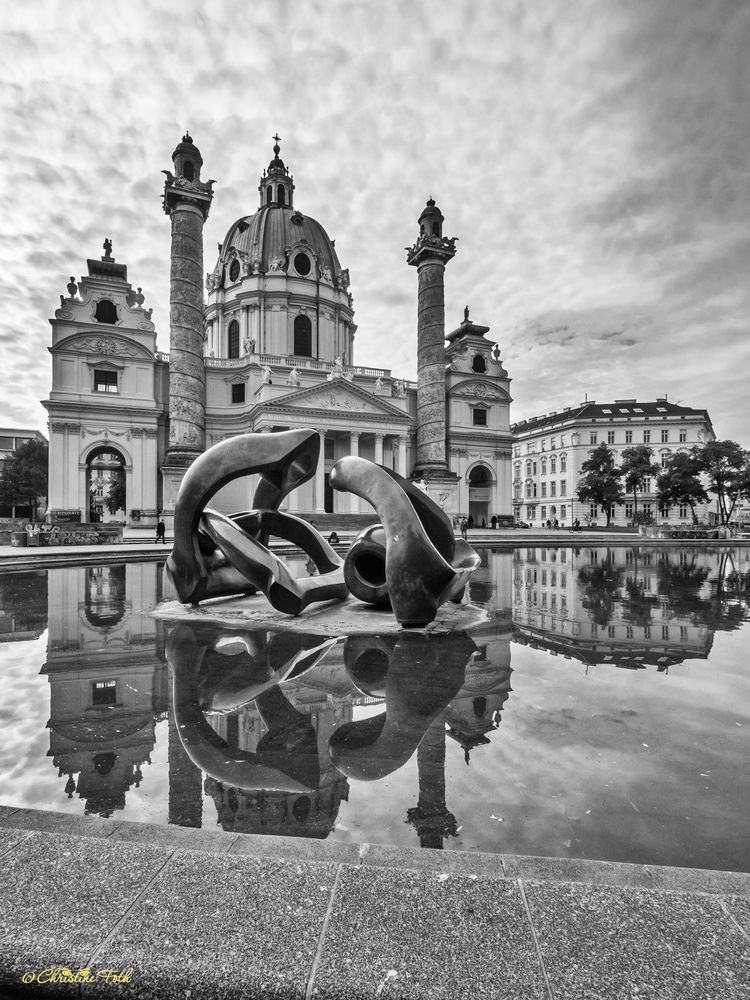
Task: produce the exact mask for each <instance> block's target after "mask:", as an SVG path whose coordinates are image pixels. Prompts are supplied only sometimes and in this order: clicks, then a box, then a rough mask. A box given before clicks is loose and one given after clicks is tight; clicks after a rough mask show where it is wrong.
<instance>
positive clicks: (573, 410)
mask: <svg viewBox="0 0 750 1000" xmlns="http://www.w3.org/2000/svg"><path fill="white" fill-rule="evenodd" d="M644 417H657V418H658V417H699V418H703V419H704V420H706V421H707V423H709V424H710V423H711V418H710V417H709V415H708V410H696V409H694V408H693V407H692V406H680V405H679V404H677V403H669V402H667V400H666V399H657V400H654V401H651V402H639V401H638V400H637V399H615V400H614V401H613V402H611V403H596V402H594V401H593V400H590V401H588V400H587V401H586V402H584V403H579V404H578V406H568V407H566V408H565V409H564V410H556V411H554V412H552V413H542V414H540V415H539V416H537V417H530V418H529V419H528V420H519V421H517V422H516V423H514V424H511V428H510V429H511V431H513V433H514V434H521V433H525V432H527V431H536V430H543V429H544V428H549V427H553V426H558V425H560V424H567V423H570V422H572V421H587V420H608V419H613V420H614V419H628V418H629V419H633V418H635V419H643V418H644Z"/></svg>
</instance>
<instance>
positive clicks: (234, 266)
mask: <svg viewBox="0 0 750 1000" xmlns="http://www.w3.org/2000/svg"><path fill="white" fill-rule="evenodd" d="M239 276H240V262H239V261H238V260H233V261H232V263H231V264H230V265H229V280H230V281H236V280H237V279H238V278H239Z"/></svg>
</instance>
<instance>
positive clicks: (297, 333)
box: [294, 316, 312, 358]
mask: <svg viewBox="0 0 750 1000" xmlns="http://www.w3.org/2000/svg"><path fill="white" fill-rule="evenodd" d="M294 353H295V354H298V355H301V356H302V357H303V358H311V357H312V323H311V322H310V318H309V317H308V316H295V318H294Z"/></svg>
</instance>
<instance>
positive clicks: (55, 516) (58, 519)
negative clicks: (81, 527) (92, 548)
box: [50, 510, 81, 524]
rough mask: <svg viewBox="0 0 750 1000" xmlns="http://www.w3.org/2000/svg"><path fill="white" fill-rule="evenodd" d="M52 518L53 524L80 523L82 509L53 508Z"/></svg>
mask: <svg viewBox="0 0 750 1000" xmlns="http://www.w3.org/2000/svg"><path fill="white" fill-rule="evenodd" d="M50 520H51V521H52V523H53V524H80V522H81V512H80V510H53V511H52V512H51V516H50Z"/></svg>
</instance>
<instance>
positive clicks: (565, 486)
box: [560, 479, 568, 517]
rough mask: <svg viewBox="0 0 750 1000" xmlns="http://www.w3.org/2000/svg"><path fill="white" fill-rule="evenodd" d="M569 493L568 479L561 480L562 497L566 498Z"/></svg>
mask: <svg viewBox="0 0 750 1000" xmlns="http://www.w3.org/2000/svg"><path fill="white" fill-rule="evenodd" d="M567 492H568V483H567V480H566V479H561V480H560V496H561V497H564V496H565V494H566V493H567ZM563 510H564V508H563ZM564 516H565V515H563V517H564Z"/></svg>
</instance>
